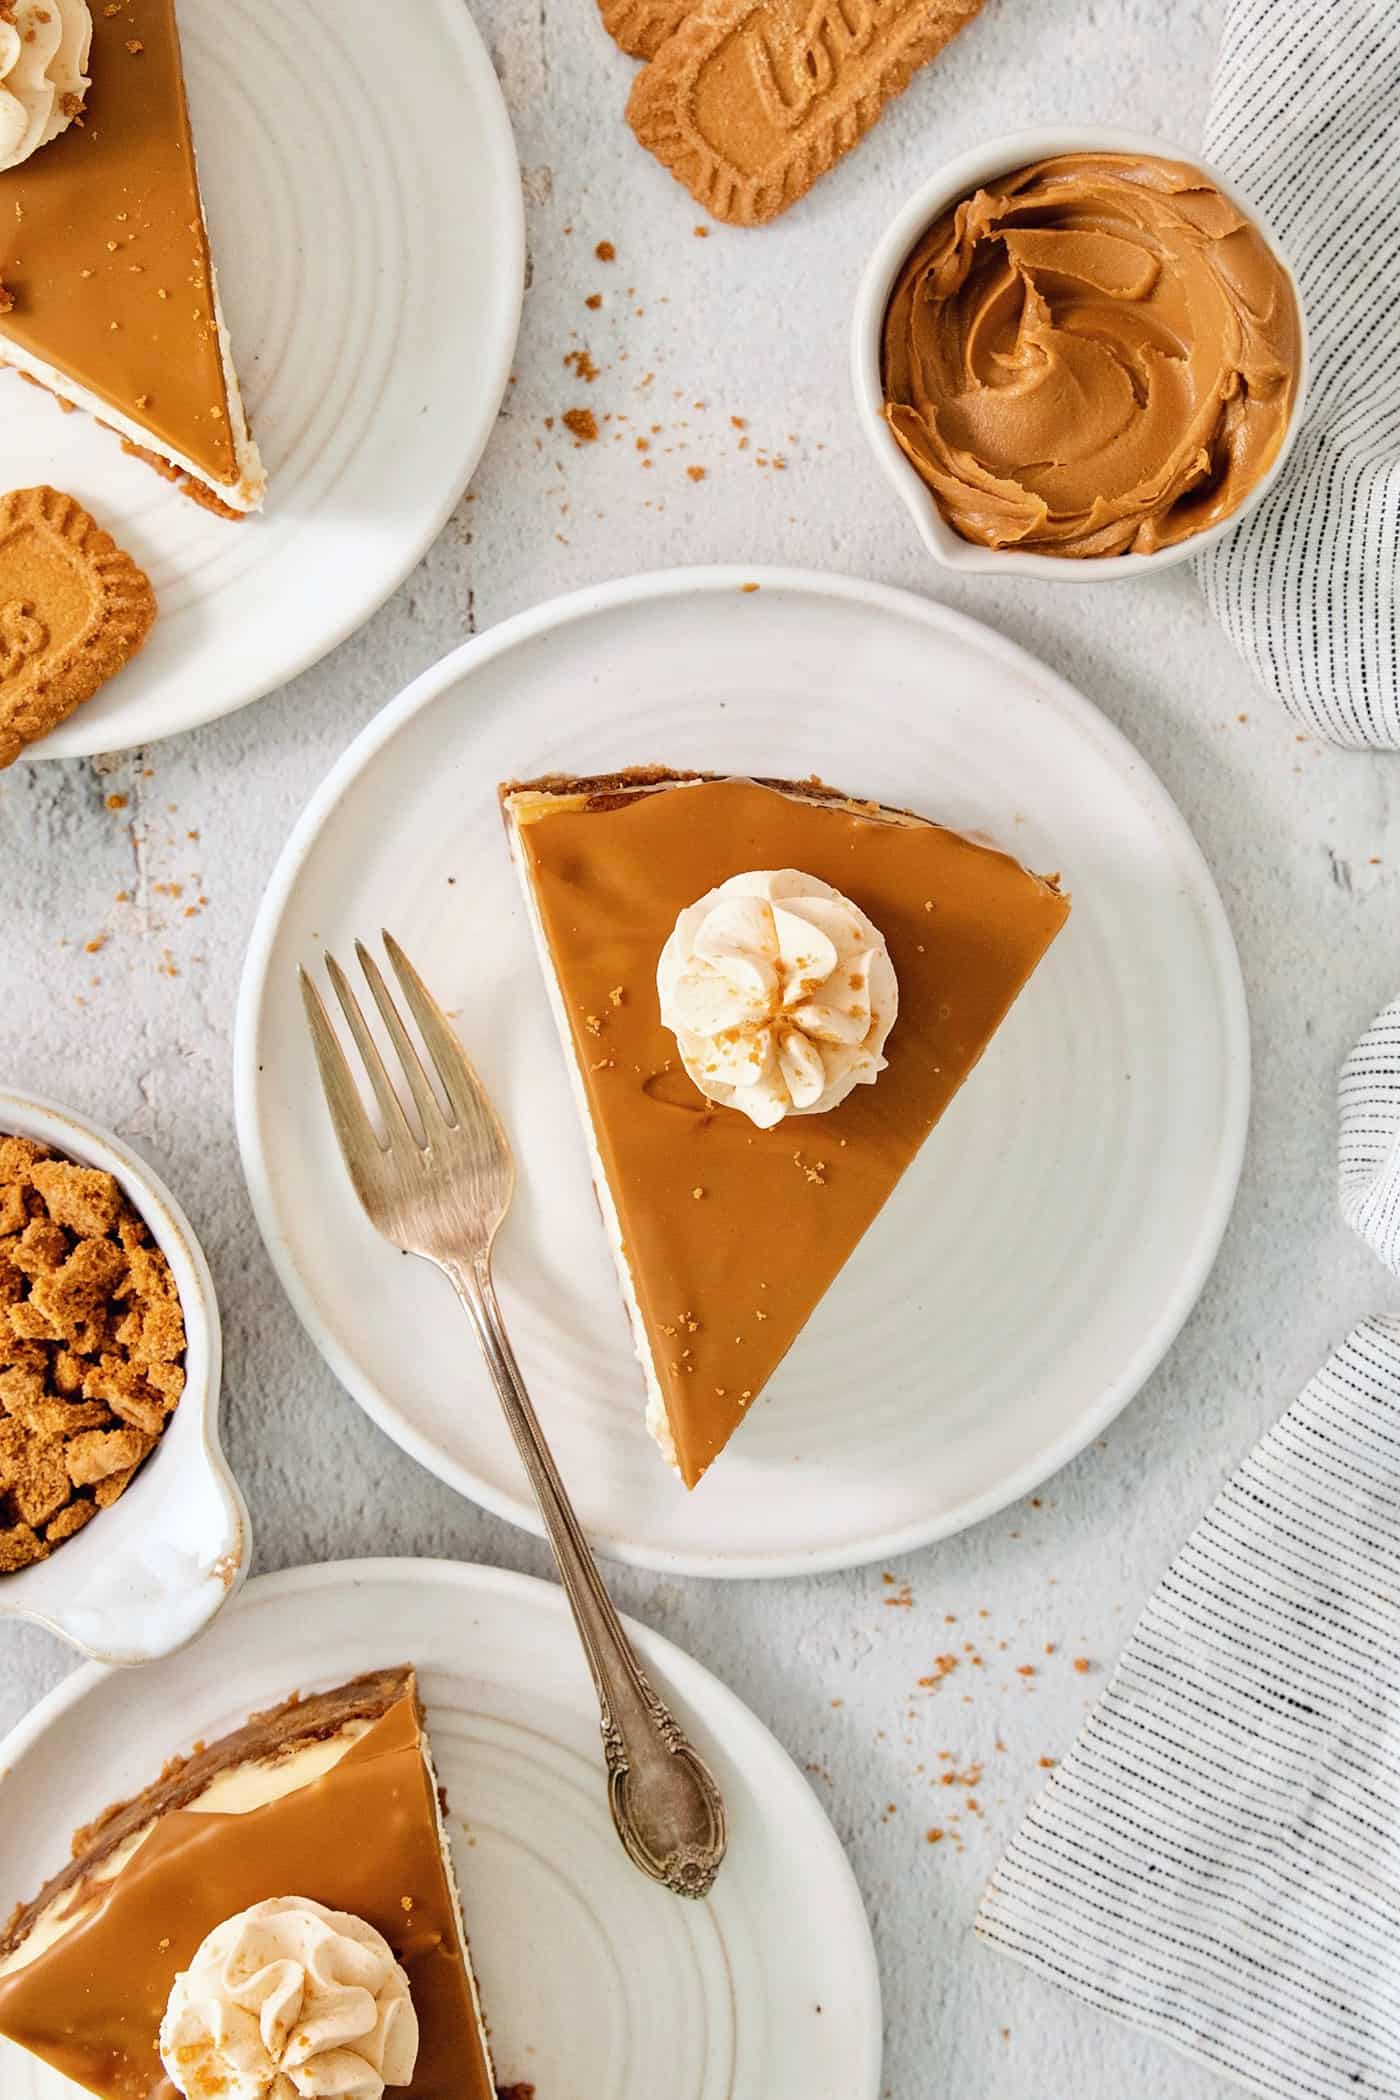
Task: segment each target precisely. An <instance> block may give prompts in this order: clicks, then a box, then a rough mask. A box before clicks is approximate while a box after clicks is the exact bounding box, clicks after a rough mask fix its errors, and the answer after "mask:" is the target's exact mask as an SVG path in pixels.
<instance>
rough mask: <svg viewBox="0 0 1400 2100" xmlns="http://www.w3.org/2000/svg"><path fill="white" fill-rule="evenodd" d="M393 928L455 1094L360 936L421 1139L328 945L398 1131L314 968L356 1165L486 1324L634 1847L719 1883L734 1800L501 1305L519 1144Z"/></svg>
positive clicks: (373, 1201)
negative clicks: (620, 1610) (645, 1663)
mask: <svg viewBox="0 0 1400 2100" xmlns="http://www.w3.org/2000/svg"><path fill="white" fill-rule="evenodd" d="M383 939H384V948H385V952H386V954H387V955H388V957H389V961H390V963H391V964H392V965H393V969H394V974H395V976H396V977H397V978H398V981H399V985H400V988H401V990H402V992H403V997H404V1001H405V1003H406V1005H407V1006H408V1009H409V1012H410V1013H411V1014H412V1016H413V1019H414V1020H415V1021H416V1023H417V1024H418V1032H419V1034H420V1035H421V1037H422V1039H423V1042H424V1044H425V1046H426V1048H427V1051H428V1055H429V1059H430V1062H431V1064H432V1067H433V1072H434V1074H435V1076H436V1079H437V1082H438V1085H439V1087H440V1088H441V1089H442V1094H443V1096H444V1098H445V1100H446V1104H447V1105H446V1108H444V1107H443V1105H442V1102H440V1101H439V1099H438V1096H437V1094H436V1092H435V1091H434V1089H433V1085H432V1082H431V1080H430V1079H429V1077H428V1074H427V1072H426V1071H425V1070H424V1068H423V1063H422V1060H421V1059H420V1057H419V1055H418V1052H417V1050H416V1048H415V1047H414V1044H413V1041H412V1038H411V1037H410V1036H409V1033H408V1030H407V1029H406V1027H405V1026H404V1022H403V1018H402V1016H401V1015H400V1013H399V1010H398V1008H397V1006H396V1005H395V1004H394V1000H393V996H392V994H391V993H390V991H389V988H388V986H387V985H386V983H385V982H384V978H383V976H382V974H381V972H380V970H379V966H378V964H377V963H376V962H375V960H374V957H373V956H372V955H371V954H370V953H369V951H368V949H367V948H366V947H365V946H364V944H363V942H361V941H356V943H355V954H356V955H357V957H358V958H359V963H360V968H361V969H362V970H363V972H364V975H365V981H366V983H367V984H368V986H369V989H370V992H371V994H372V996H373V999H374V1003H375V1005H376V1006H377V1007H378V1009H379V1013H380V1016H381V1018H382V1020H383V1023H384V1026H385V1029H386V1030H387V1031H388V1035H389V1039H390V1041H391V1042H392V1044H393V1046H394V1049H395V1051H396V1052H397V1055H398V1060H399V1064H400V1065H401V1067H402V1070H403V1077H404V1079H405V1080H406V1082H407V1084H408V1090H409V1093H410V1094H411V1095H412V1097H413V1104H414V1107H415V1108H416V1110H417V1112H418V1120H419V1124H420V1126H421V1133H422V1134H421V1136H420V1134H419V1132H418V1131H417V1130H415V1129H414V1127H413V1124H412V1123H411V1121H410V1119H409V1117H408V1114H407V1111H406V1110H405V1108H404V1106H403V1103H402V1102H401V1101H400V1099H399V1095H398V1093H397V1091H396V1089H395V1086H394V1082H393V1080H392V1079H391V1078H390V1076H389V1073H388V1070H387V1069H386V1067H385V1064H384V1060H383V1058H382V1057H381V1056H380V1054H379V1049H378V1047H377V1045H376V1043H375V1041H374V1038H373V1036H372V1035H371V1034H370V1031H369V1029H368V1027H367V1026H366V1024H365V1017H364V1015H363V1013H362V1012H361V1011H360V1006H359V1002H358V1000H357V999H356V997H355V994H354V992H353V991H352V990H351V988H350V983H349V980H348V979H347V978H346V975H345V972H344V971H343V970H342V969H341V967H340V965H339V963H337V962H336V960H335V958H334V956H332V955H327V956H326V958H325V963H326V969H327V972H328V973H329V976H330V980H331V983H332V984H333V985H334V986H335V989H336V995H337V997H338V998H339V1000H340V1004H341V1007H342V1009H343V1011H344V1014H345V1019H346V1023H347V1025H348V1027H349V1029H350V1033H351V1035H352V1036H353V1037H354V1040H355V1047H356V1049H357V1050H358V1051H359V1053H360V1059H361V1062H362V1063H363V1065H364V1069H365V1072H366V1074H367V1076H368V1078H369V1083H370V1085H371V1087H372V1088H373V1090H374V1097H375V1099H376V1101H377V1102H378V1103H379V1110H380V1114H381V1115H382V1116H383V1118H384V1123H385V1127H386V1130H387V1132H388V1137H387V1142H386V1141H385V1140H384V1139H381V1138H380V1137H379V1135H378V1133H377V1132H376V1130H375V1127H374V1124H373V1123H372V1122H371V1120H370V1117H369V1114H368V1111H367V1110H366V1108H365V1105H364V1103H363V1101H362V1100H361V1098H360V1093H359V1089H358V1087H357V1086H356V1084H355V1080H354V1078H353V1076H352V1074H351V1070H350V1066H349V1062H348V1061H347V1059H346V1056H345V1053H344V1052H343V1051H342V1049H341V1047H340V1042H339V1040H338V1038H337V1036H336V1033H335V1030H334V1029H333V1028H332V1026H331V1021H330V1016H329V1015H328V1014H327V1012H326V1009H325V1005H324V1003H323V1002H322V999H321V995H320V993H319V992H318V991H317V989H316V987H315V985H314V984H313V983H312V981H311V978H310V977H309V976H308V975H307V973H306V971H305V970H303V971H302V972H301V990H302V998H303V1000H304V1001H305V1005H306V1018H307V1020H308V1022H309V1023H310V1026H311V1038H312V1042H313V1044H314V1045H315V1050H316V1062H317V1064H318V1065H319V1066H320V1071H321V1084H322V1086H323V1087H324V1089H325V1094H326V1102H327V1105H328V1107H329V1109H330V1112H331V1121H332V1123H333V1124H334V1125H335V1134H336V1136H337V1138H338V1139H339V1140H340V1149H341V1152H342V1154H343V1156H344V1159H345V1165H346V1168H347V1170H348V1172H349V1175H350V1179H351V1181H352V1182H353V1183H354V1186H355V1192H356V1194H357V1195H358V1196H359V1199H360V1201H361V1203H363V1205H364V1207H365V1210H366V1211H367V1212H368V1214H369V1218H370V1222H371V1223H372V1224H373V1225H374V1226H375V1227H376V1228H377V1229H378V1230H379V1231H380V1232H382V1233H383V1235H384V1237H385V1239H387V1240H390V1241H392V1242H393V1244H394V1245H395V1246H396V1247H403V1248H406V1249H407V1250H408V1252H409V1253H411V1254H421V1255H422V1256H423V1258H424V1260H425V1261H430V1262H434V1263H435V1264H436V1265H437V1267H438V1268H439V1269H441V1270H442V1272H443V1274H444V1275H445V1276H446V1277H447V1278H448V1280H449V1282H450V1283H451V1285H452V1287H453V1289H454V1290H455V1291H456V1293H457V1296H458V1297H459V1298H460V1299H461V1301H462V1304H463V1306H464V1307H465V1309H466V1313H467V1317H468V1319H469V1320H470V1321H471V1323H472V1326H473V1327H474V1329H475V1330H476V1338H477V1340H478V1341H479V1342H480V1344H481V1348H482V1353H483V1354H484V1356H485V1358H486V1362H487V1365H488V1367H489V1369H490V1372H491V1376H492V1378H493V1380H494V1381H495V1386H496V1391H497V1393H498V1394H499V1395H500V1400H501V1405H502V1407H503V1408H504V1409H505V1415H506V1420H507V1422H508V1423H509V1424H510V1429H511V1434H512V1436H513V1437H514V1438H515V1443H516V1448H517V1449H518V1450H519V1453H520V1456H521V1459H522V1461H523V1463H524V1466H525V1471H526V1472H527V1474H528V1475H529V1477H530V1485H531V1486H532V1487H533V1488H534V1491H535V1496H536V1499H537V1501H538V1503H539V1506H540V1514H541V1516H542V1517H543V1518H544V1522H545V1528H546V1530H547V1531H548V1533H549V1542H550V1544H551V1546H552V1547H553V1548H554V1558H555V1560H556V1562H557V1563H558V1567H559V1575H560V1579H561V1580H562V1582H563V1585H564V1589H565V1592H566V1593H567V1596H568V1599H569V1603H570V1605H571V1606H572V1608H573V1614H574V1623H575V1625H576V1626H577V1627H578V1631H579V1637H580V1639H581V1640H582V1642H583V1646H584V1652H585V1654H586V1655H587V1657H588V1666H589V1668H590V1670H591V1671H592V1673H593V1682H594V1684H595V1686H596V1687H597V1691H598V1704H599V1707H600V1709H601V1719H602V1728H603V1754H604V1758H605V1760H606V1763H607V1771H608V1801H609V1805H610V1807H611V1809H612V1818H613V1822H614V1823H615V1824H616V1826H617V1833H618V1836H619V1837H620V1838H621V1839H622V1842H623V1844H624V1846H625V1847H626V1849H627V1854H628V1857H629V1858H630V1859H631V1860H632V1862H633V1864H634V1865H636V1866H638V1867H640V1868H641V1870H642V1872H643V1873H644V1874H649V1875H650V1876H651V1877H652V1879H653V1880H654V1881H660V1882H663V1883H664V1884H665V1886H666V1887H667V1888H668V1889H671V1890H673V1891H674V1892H675V1894H676V1895H678V1896H705V1895H707V1894H708V1893H709V1891H710V1889H711V1887H712V1886H713V1885H714V1879H715V1876H716V1874H717V1873H718V1872H719V1869H720V1862H721V1861H722V1860H723V1858H724V1849H725V1842H726V1831H725V1814H724V1802H723V1800H722V1799H721V1797H720V1792H719V1788H718V1787H717V1786H716V1785H715V1782H714V1780H713V1779H712V1778H711V1776H710V1773H709V1772H708V1770H707V1769H706V1767H705V1765H704V1764H703V1762H702V1761H701V1759H700V1758H699V1757H698V1756H697V1755H696V1752H695V1751H694V1750H693V1749H692V1747H691V1745H690V1744H689V1742H687V1740H686V1738H685V1736H684V1734H683V1733H682V1732H681V1729H680V1728H679V1727H678V1725H677V1723H676V1721H675V1719H674V1717H673V1716H672V1714H671V1712H670V1710H669V1708H668V1707H667V1706H666V1704H665V1702H664V1701H663V1700H661V1699H659V1698H658V1697H657V1695H656V1693H655V1692H654V1691H653V1690H652V1687H651V1685H650V1684H649V1683H648V1682H647V1679H646V1677H645V1676H644V1674H643V1672H642V1669H641V1666H640V1665H639V1663H638V1661H637V1658H636V1656H635V1655H634V1653H633V1652H632V1647H631V1644H630V1642H629V1641H628V1639H627V1636H626V1634H625V1633H624V1632H623V1630H622V1625H621V1622H620V1620H619V1619H618V1616H617V1613H616V1611H615V1610H614V1609H613V1605H612V1601H611V1599H610V1598H609V1596H608V1593H607V1591H606V1590H605V1589H604V1587H603V1581H602V1577H601V1576H600V1575H599V1573H598V1569H597V1567H596V1565H595V1563H594V1560H593V1555H592V1553H591V1552H590V1551H589V1547H588V1542H587V1540H586V1539H585V1538H584V1535H583V1531H582V1529H581V1528H580V1525H579V1521H578V1518H577V1517H576V1516H575V1515H574V1511H573V1505H572V1504H571V1503H570V1501H569V1498H568V1495H567V1494H566V1493H565V1490H564V1484H563V1482H562V1480H561V1479H560V1478H559V1473H558V1470H557V1468H556V1467H555V1464H554V1460H553V1458H552V1456H551V1455H550V1450H549V1446H548V1445H547V1444H546V1442H545V1440H544V1434H543V1432H542V1430H541V1429H540V1425H539V1422H538V1420H537V1419H536V1416H535V1410H534V1407H533V1406H532V1404H531V1401H530V1396H529V1394H528V1393H527V1392H526V1390H525V1381H524V1379H523V1378H522V1377H521V1375H520V1367H519V1365H518V1364H517V1363H516V1361H515V1353H514V1351H513V1350H512V1348H511V1345H510V1339H509V1337H508V1335H507V1333H506V1329H505V1323H504V1321H503V1320H502V1318H501V1310H500V1307H499V1305H498V1304H497V1302H496V1291H495V1286H494V1284H493V1283H492V1280H491V1249H492V1246H493V1244H494V1242H495V1238H496V1234H497V1232H498V1231H499V1229H500V1226H501V1221H502V1219H503V1218H504V1217H505V1215H506V1212H507V1211H508V1210H509V1208H510V1200H511V1196H512V1194H513V1192H514V1188H515V1162H514V1160H513V1159H512V1157H511V1150H510V1144H509V1141H508V1139H507V1137H506V1134H505V1131H504V1129H503V1128H502V1126H501V1121H500V1118H499V1116H498V1115H497V1114H496V1111H495V1109H494V1108H493V1107H492V1105H491V1102H490V1100H489V1099H488V1098H487V1095H486V1091H485V1089H484V1088H483V1086H482V1084H481V1081H480V1080H479V1079H478V1078H477V1075H476V1073H475V1071H474V1070H473V1068H472V1064H471V1060H470V1059H469V1058H468V1056H467V1053H466V1051H465V1050H464V1049H463V1048H462V1045H461V1044H460V1043H459V1042H458V1040H457V1037H456V1035H455V1034H454V1032H453V1030H452V1028H451V1026H450V1025H449V1023H448V1020H447V1017H446V1015H445V1014H444V1013H443V1011H442V1009H441V1008H440V1007H439V1005H438V1004H437V1001H436V1000H435V999H434V998H433V996H432V993H431V992H430V991H429V990H428V988H427V986H426V985H425V984H424V983H423V980H422V978H421V977H420V976H419V975H418V972H417V971H416V970H415V969H414V967H413V965H412V963H411V962H410V961H409V960H408V957H407V956H406V955H405V954H404V952H403V950H402V949H401V948H400V947H399V944H398V942H397V941H396V940H394V938H393V937H392V935H391V934H388V933H385V934H384V936H383Z"/></svg>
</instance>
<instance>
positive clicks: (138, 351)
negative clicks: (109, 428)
mask: <svg viewBox="0 0 1400 2100" xmlns="http://www.w3.org/2000/svg"><path fill="white" fill-rule="evenodd" d="M134 61H136V62H134ZM89 71H90V72H91V75H92V88H91V90H90V92H89V94H88V98H87V116H86V123H85V124H84V125H77V124H75V125H73V126H72V127H71V128H70V129H69V130H68V131H66V132H64V133H63V135H62V136H61V137H60V138H56V139H54V140H52V141H51V142H50V144H48V145H47V146H45V147H44V148H43V149H42V151H41V152H38V153H35V154H33V155H32V156H31V158H30V159H29V160H27V161H25V162H24V164H23V165H22V166H21V167H18V168H14V169H11V170H9V171H8V172H6V173H5V174H3V175H0V280H3V281H4V282H5V283H6V284H7V285H8V286H9V288H10V290H11V292H12V293H13V294H14V295H15V304H14V310H13V311H12V312H6V313H5V314H4V318H3V326H0V355H3V350H4V338H5V337H9V338H10V339H12V340H13V341H14V342H15V343H16V344H17V345H18V346H19V347H20V348H22V349H24V350H26V351H28V352H29V353H30V355H31V356H34V357H37V358H40V359H42V360H43V361H44V363H45V364H48V365H53V366H56V367H57V368H58V369H59V370H61V371H63V372H65V373H67V374H68V375H69V376H70V377H71V378H72V379H73V380H74V381H76V382H77V383H78V384H79V385H81V386H84V387H86V388H87V389H88V390H89V391H90V392H91V393H93V394H95V395H96V396H97V397H98V399H99V400H102V401H105V402H107V403H109V404H110V405H111V406H112V407H113V408H114V409H117V410H119V411H120V412H121V413H123V414H126V415H132V414H133V413H134V414H135V416H136V419H137V420H138V421H139V422H141V423H143V424H144V425H145V426H146V427H147V428H148V429H149V430H150V431H151V433H152V436H153V439H155V440H159V441H160V442H162V443H163V444H164V445H166V446H168V447H169V449H170V450H171V451H174V452H178V453H180V454H181V455H182V456H183V457H184V458H186V459H189V460H191V461H193V462H194V464H195V465H196V466H197V467H198V468H199V469H200V471H201V472H202V473H205V474H207V475H208V476H209V477H210V479H211V480H212V481H214V482H215V483H230V484H231V483H233V482H235V481H236V480H237V478H238V468H237V463H236V459H235V453H234V441H233V430H232V425H231V422H230V418H229V411H228V396H227V390H226V386H225V381H224V373H223V362H222V358H221V355H220V351H219V340H218V330H217V327H216V325H215V319H214V305H213V294H212V291H211V290H210V262H209V244H208V240H207V238H206V236H205V231H204V223H203V220H202V217H201V216H200V206H199V187H198V183H197V181H196V177H195V165H194V148H193V145H192V143H191V139H190V127H189V117H188V113H187V111H186V107H185V86H184V76H183V73H182V70H181V65H180V42H179V35H178V31H177V29H176V24H175V10H174V0H129V4H128V5H127V6H126V7H125V8H124V9H122V10H121V11H120V14H119V15H118V16H116V17H114V16H113V15H112V13H111V12H110V11H109V12H108V13H107V14H95V16H94V20H93V38H92V58H91V62H90V66H89ZM118 226H120V229H121V233H120V238H119V239H118V238H117V237H116V232H115V229H116V228H117V227H118ZM133 260H135V261H138V262H139V263H141V265H142V266H143V267H142V270H141V271H139V272H135V271H133V270H132V269H131V268H130V264H131V262H132V261H133ZM191 278H192V279H193V289H192V292H191V296H190V297H189V298H188V299H180V300H172V301H170V302H168V304H167V303H161V304H157V295H156V292H155V290H154V285H155V284H156V283H158V282H162V281H164V282H166V283H177V282H179V283H187V282H190V281H191ZM142 393H149V394H150V396H151V406H150V407H149V408H147V409H144V410H136V409H135V406H134V404H135V401H136V397H137V395H138V394H142Z"/></svg>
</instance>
